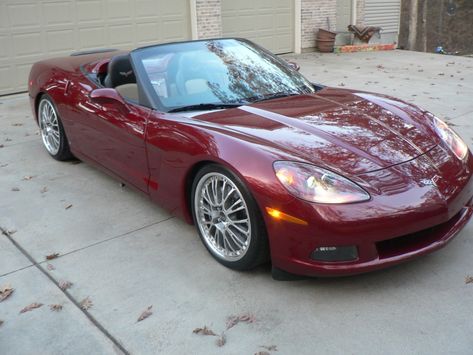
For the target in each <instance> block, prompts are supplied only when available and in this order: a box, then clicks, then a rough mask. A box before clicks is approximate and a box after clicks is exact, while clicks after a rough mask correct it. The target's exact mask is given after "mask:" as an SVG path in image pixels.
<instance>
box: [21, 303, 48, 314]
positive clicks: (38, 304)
mask: <svg viewBox="0 0 473 355" xmlns="http://www.w3.org/2000/svg"><path fill="white" fill-rule="evenodd" d="M42 305H43V304H42V303H37V302H34V303H32V304H30V305H28V306H26V307H25V308H23V309H22V310H21V311H20V313H26V312H29V311H32V310H33V309H36V308H39V307H41V306H42Z"/></svg>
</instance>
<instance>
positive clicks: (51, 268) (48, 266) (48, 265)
mask: <svg viewBox="0 0 473 355" xmlns="http://www.w3.org/2000/svg"><path fill="white" fill-rule="evenodd" d="M46 268H47V269H48V270H49V271H53V270H56V268H55V267H54V265H52V264H47V265H46Z"/></svg>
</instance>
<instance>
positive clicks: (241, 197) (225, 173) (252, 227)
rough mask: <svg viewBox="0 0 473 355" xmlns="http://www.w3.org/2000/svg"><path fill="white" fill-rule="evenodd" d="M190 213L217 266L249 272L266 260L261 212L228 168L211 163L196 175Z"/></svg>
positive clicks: (265, 237)
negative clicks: (221, 265)
mask: <svg viewBox="0 0 473 355" xmlns="http://www.w3.org/2000/svg"><path fill="white" fill-rule="evenodd" d="M192 212H193V217H194V222H195V224H196V226H197V230H198V232H199V235H200V238H201V239H202V242H203V243H204V245H205V247H206V248H207V250H208V251H209V252H210V254H212V256H213V257H214V258H215V259H216V260H217V261H218V262H219V263H221V264H223V265H225V266H226V267H228V268H231V269H234V270H249V269H252V268H254V267H256V266H258V265H259V264H262V263H264V262H266V261H267V260H268V254H269V252H268V249H269V248H268V239H267V236H266V231H265V227H264V223H263V219H262V217H261V214H260V211H259V209H258V207H257V205H256V202H255V201H254V198H253V196H252V195H251V193H250V192H249V190H248V189H247V187H246V186H245V185H244V184H243V182H242V181H241V180H240V179H239V178H238V176H236V175H235V174H233V173H232V172H231V171H229V170H228V169H225V168H223V167H222V166H220V165H216V164H210V165H207V166H205V167H204V168H202V169H201V170H200V171H199V172H198V174H197V176H196V177H195V179H194V183H193V187H192Z"/></svg>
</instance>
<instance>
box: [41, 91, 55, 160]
mask: <svg viewBox="0 0 473 355" xmlns="http://www.w3.org/2000/svg"><path fill="white" fill-rule="evenodd" d="M38 112H39V129H40V131H41V138H42V139H43V144H44V146H45V147H46V149H47V150H48V152H49V153H50V154H51V155H56V154H58V152H59V147H60V144H61V131H60V130H59V122H58V117H57V113H56V110H55V109H54V107H53V105H52V103H51V102H50V101H49V100H47V99H43V100H41V102H40V104H39V108H38Z"/></svg>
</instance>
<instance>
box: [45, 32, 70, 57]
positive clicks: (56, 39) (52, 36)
mask: <svg viewBox="0 0 473 355" xmlns="http://www.w3.org/2000/svg"><path fill="white" fill-rule="evenodd" d="M46 48H47V50H48V53H50V54H60V53H64V52H65V51H67V52H68V53H71V52H72V51H73V50H74V31H73V30H64V29H61V30H51V31H46Z"/></svg>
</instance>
